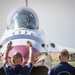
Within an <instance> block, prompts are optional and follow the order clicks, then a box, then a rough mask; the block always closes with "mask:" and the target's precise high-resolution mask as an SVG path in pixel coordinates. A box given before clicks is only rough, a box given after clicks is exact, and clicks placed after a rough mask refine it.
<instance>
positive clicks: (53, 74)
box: [49, 49, 75, 75]
mask: <svg viewBox="0 0 75 75" xmlns="http://www.w3.org/2000/svg"><path fill="white" fill-rule="evenodd" d="M59 60H60V63H59V64H57V65H56V66H54V67H52V68H51V69H50V70H49V75H75V68H74V67H73V66H71V65H70V64H69V63H68V60H69V52H68V51H67V50H66V49H63V50H62V51H61V52H60V54H59Z"/></svg>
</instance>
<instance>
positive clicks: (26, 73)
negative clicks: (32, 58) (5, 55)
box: [4, 63, 33, 75]
mask: <svg viewBox="0 0 75 75" xmlns="http://www.w3.org/2000/svg"><path fill="white" fill-rule="evenodd" d="M32 67H33V65H32V63H29V64H28V65H26V66H24V67H22V66H21V65H15V66H9V64H8V63H5V64H4V70H5V72H6V75H30V72H31V70H32Z"/></svg>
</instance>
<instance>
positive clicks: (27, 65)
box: [24, 63, 33, 68]
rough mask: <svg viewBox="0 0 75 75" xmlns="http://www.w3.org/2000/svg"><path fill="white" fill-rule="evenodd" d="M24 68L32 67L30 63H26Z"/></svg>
mask: <svg viewBox="0 0 75 75" xmlns="http://www.w3.org/2000/svg"><path fill="white" fill-rule="evenodd" d="M24 67H28V68H29V67H33V64H32V63H28V64H26V65H25V66H24Z"/></svg>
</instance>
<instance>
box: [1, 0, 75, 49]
mask: <svg viewBox="0 0 75 75" xmlns="http://www.w3.org/2000/svg"><path fill="white" fill-rule="evenodd" d="M28 5H29V7H31V8H32V9H34V11H35V12H36V13H37V15H38V16H39V26H40V28H41V29H42V30H43V31H44V33H45V35H46V36H47V37H48V38H49V40H50V41H51V42H54V43H55V44H58V45H62V46H67V47H71V48H75V0H29V4H28ZM21 6H25V0H1V2H0V28H1V29H0V36H1V35H2V33H3V32H4V30H5V28H6V25H7V16H8V14H9V13H10V12H11V11H12V10H13V9H14V8H18V7H21Z"/></svg>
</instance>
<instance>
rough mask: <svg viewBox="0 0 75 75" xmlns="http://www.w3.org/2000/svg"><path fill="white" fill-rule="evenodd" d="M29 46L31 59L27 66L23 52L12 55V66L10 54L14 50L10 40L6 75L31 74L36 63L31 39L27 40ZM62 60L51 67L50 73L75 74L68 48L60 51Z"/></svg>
mask: <svg viewBox="0 0 75 75" xmlns="http://www.w3.org/2000/svg"><path fill="white" fill-rule="evenodd" d="M27 47H28V50H29V59H28V62H27V64H26V65H25V66H22V65H21V64H22V62H23V56H22V55H21V53H19V52H17V53H15V54H14V55H13V57H12V62H13V63H14V65H13V66H11V65H10V64H9V63H8V54H9V52H10V51H11V50H12V48H13V46H12V42H9V43H8V44H7V47H6V52H5V53H4V66H3V68H4V71H5V73H6V75H30V72H31V70H32V68H33V64H34V52H33V45H32V43H31V42H30V41H27ZM59 60H60V62H59V63H58V64H57V65H56V66H54V67H52V68H50V69H49V71H48V75H75V67H73V66H72V65H70V64H69V63H68V60H69V52H68V50H66V49H63V50H62V51H61V52H60V53H59Z"/></svg>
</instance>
